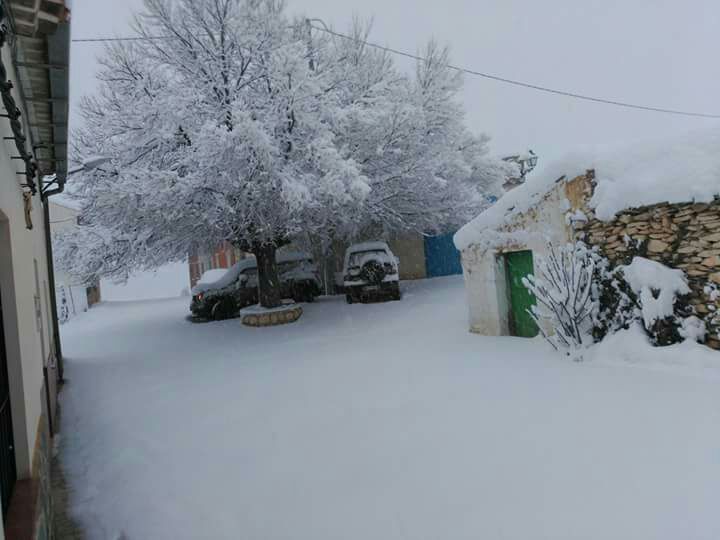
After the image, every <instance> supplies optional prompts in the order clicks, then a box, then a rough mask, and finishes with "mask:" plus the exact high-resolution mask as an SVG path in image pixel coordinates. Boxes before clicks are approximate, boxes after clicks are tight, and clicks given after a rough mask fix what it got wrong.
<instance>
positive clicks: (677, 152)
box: [454, 128, 720, 250]
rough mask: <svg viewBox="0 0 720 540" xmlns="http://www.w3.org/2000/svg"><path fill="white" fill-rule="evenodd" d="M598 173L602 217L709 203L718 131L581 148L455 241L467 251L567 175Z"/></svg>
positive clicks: (719, 190) (718, 157)
mask: <svg viewBox="0 0 720 540" xmlns="http://www.w3.org/2000/svg"><path fill="white" fill-rule="evenodd" d="M589 169H594V170H595V181H596V187H595V192H594V194H593V196H592V199H591V200H590V207H591V208H593V209H594V210H595V215H596V217H597V218H598V219H602V220H605V221H609V220H611V219H613V218H614V217H615V215H616V214H617V213H618V212H622V211H623V210H625V209H627V208H635V207H641V206H647V205H651V204H656V203H660V202H669V203H682V202H693V201H694V202H710V201H712V200H713V199H714V198H715V197H716V196H718V195H720V129H717V128H715V129H710V130H707V129H706V130H699V131H694V132H691V133H686V134H684V135H682V136H675V137H672V138H664V139H656V140H652V141H644V142H639V143H635V144H625V145H622V146H616V147H604V148H602V147H601V148H591V149H582V150H578V151H575V152H573V153H571V154H568V155H567V156H566V157H565V158H563V159H561V160H559V161H556V162H554V163H551V164H550V165H548V166H546V167H545V168H543V169H542V170H539V171H538V172H537V173H535V174H533V175H532V176H531V177H530V178H529V179H528V180H527V181H526V182H525V183H524V184H522V185H520V186H518V187H517V188H515V189H513V190H512V191H509V192H507V193H505V195H503V196H502V197H501V198H500V200H498V201H497V202H496V203H495V204H494V205H493V206H491V207H490V208H488V209H487V210H485V211H484V212H482V213H481V214H480V215H479V216H477V217H476V218H475V219H473V220H472V221H470V222H469V223H468V224H466V225H465V226H463V227H462V228H461V229H460V230H459V231H458V232H457V233H456V234H455V237H454V240H455V246H456V247H457V248H458V249H459V250H463V249H465V248H467V247H469V246H470V245H472V244H473V243H475V242H477V241H479V239H480V238H481V237H482V235H483V234H484V232H485V231H486V230H488V229H498V228H500V227H501V226H502V225H504V224H507V223H509V222H510V221H512V220H513V219H514V218H515V217H517V216H518V215H520V214H523V213H525V212H527V211H528V210H529V209H530V208H532V207H533V206H535V205H536V204H537V203H538V202H539V201H540V199H541V198H542V197H543V196H544V195H545V194H546V193H547V192H548V191H550V190H551V189H552V188H553V186H554V185H555V183H556V182H557V181H558V180H560V179H562V178H563V177H564V178H566V179H568V180H570V179H572V178H575V177H577V176H579V175H581V174H584V173H585V172H586V171H587V170H589Z"/></svg>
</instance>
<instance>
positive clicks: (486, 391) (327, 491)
mask: <svg viewBox="0 0 720 540" xmlns="http://www.w3.org/2000/svg"><path fill="white" fill-rule="evenodd" d="M403 286H404V293H405V294H404V297H403V300H402V301H401V302H390V303H384V304H372V305H356V304H353V305H346V304H345V303H344V302H343V301H342V299H341V298H323V299H321V300H320V301H319V302H317V303H314V304H308V305H306V306H304V309H305V314H304V315H303V317H302V318H301V319H300V321H298V322H297V323H295V324H292V325H288V326H284V327H274V328H263V329H256V328H245V327H242V326H241V325H240V323H239V322H238V321H237V320H230V321H223V322H219V323H207V324H193V323H190V322H188V321H186V320H185V315H186V314H187V299H179V300H165V301H152V302H136V303H121V304H104V305H100V306H99V307H97V308H93V309H92V310H91V311H90V312H88V313H86V314H83V315H82V316H80V317H78V318H77V319H75V320H74V321H72V322H71V323H69V324H68V325H65V326H64V327H63V335H64V348H65V353H66V355H67V357H68V358H67V360H66V375H67V378H68V383H67V385H66V386H65V388H64V390H63V392H62V430H63V431H62V437H61V442H60V451H61V459H62V463H63V466H64V468H65V471H66V474H67V477H68V481H69V482H70V486H71V490H72V494H73V495H72V503H73V509H74V512H75V514H76V515H77V517H78V518H79V519H80V520H81V522H82V524H83V525H84V526H85V527H86V529H87V531H88V533H89V534H88V538H89V539H90V540H93V539H105V538H115V537H116V536H117V535H118V534H119V533H120V532H121V531H122V532H123V533H124V535H125V538H127V539H128V540H135V539H137V540H144V539H153V540H161V539H173V540H182V539H199V538H203V539H205V538H208V539H225V538H227V539H243V540H273V539H277V540H280V539H282V540H287V539H307V540H324V539H325V540H341V539H357V540H368V539H393V540H394V539H403V540H418V539H428V540H430V539H433V540H435V539H438V538H446V539H453V540H455V539H467V540H477V539H481V538H482V539H484V538H488V539H490V538H492V539H495V538H498V539H499V538H503V539H522V540H525V539H528V538H533V539H537V538H547V539H553V540H558V539H573V540H574V539H578V538H582V539H593V538H597V539H603V540H605V539H608V538H613V539H632V540H639V539H653V540H658V539H668V540H676V539H678V538H683V539H716V538H720V513H719V512H718V511H717V501H718V499H719V498H720V430H719V429H718V426H719V425H720V392H718V385H719V384H720V369H717V368H715V367H713V366H712V365H711V364H712V360H713V359H714V358H716V357H718V356H720V355H718V354H717V353H715V352H710V351H709V350H705V351H701V349H700V347H699V346H691V345H689V344H688V345H687V346H683V347H678V348H677V349H675V351H676V353H677V356H678V358H677V360H678V361H677V362H668V361H662V362H659V363H657V365H656V363H650V360H651V357H652V354H651V355H650V356H647V353H648V351H649V349H647V348H645V347H643V346H641V345H640V344H638V339H640V338H641V336H639V334H638V336H637V338H638V339H634V340H633V339H631V338H632V335H631V334H627V335H623V336H620V337H618V338H617V340H618V342H619V345H618V347H610V346H607V345H606V346H605V348H604V349H598V350H596V351H595V353H596V354H594V355H589V356H592V357H593V359H592V360H590V361H586V362H583V363H574V362H571V361H568V360H565V359H563V358H560V357H558V356H557V355H556V354H554V353H553V352H552V351H551V350H550V348H549V346H548V345H546V344H545V343H544V342H542V341H540V340H524V339H517V338H490V337H481V336H477V335H471V334H469V333H468V332H467V323H466V306H465V299H464V298H465V296H464V290H463V286H462V278H459V277H455V278H441V279H436V280H428V281H424V282H417V283H410V284H407V283H404V284H403ZM628 342H632V343H633V344H634V345H633V346H632V347H627V346H626V345H627V343H628ZM619 347H621V348H623V349H624V350H623V354H622V355H618V357H617V358H613V356H614V355H615V353H616V352H617V349H618V348H619ZM633 351H634V352H633ZM652 352H653V351H650V353H652ZM672 352H673V351H672V350H671V349H668V350H667V351H665V352H664V353H663V354H662V355H660V356H661V357H662V358H664V359H665V360H668V358H667V357H668V355H672ZM689 356H697V358H700V357H701V356H702V358H704V359H705V361H704V362H702V365H695V366H692V367H687V366H686V365H685V364H686V362H684V361H683V359H684V357H689ZM719 361H720V360H719ZM648 364H649V365H648Z"/></svg>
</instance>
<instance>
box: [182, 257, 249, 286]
mask: <svg viewBox="0 0 720 540" xmlns="http://www.w3.org/2000/svg"><path fill="white" fill-rule="evenodd" d="M255 266H257V263H256V262H255V257H248V258H246V259H243V260H241V261H238V262H236V263H235V264H233V265H232V266H231V267H230V268H228V270H227V271H226V272H225V273H224V274H223V275H222V276H220V277H219V278H218V279H216V280H215V281H210V282H206V283H202V282H198V284H197V285H195V286H194V287H193V289H192V293H193V294H200V293H204V292H206V291H210V290H213V289H222V288H224V287H227V286H228V285H230V284H231V283H233V282H234V281H235V280H236V279H237V277H238V276H239V275H240V272H242V271H243V270H247V269H248V268H254V267H255ZM203 275H204V274H203Z"/></svg>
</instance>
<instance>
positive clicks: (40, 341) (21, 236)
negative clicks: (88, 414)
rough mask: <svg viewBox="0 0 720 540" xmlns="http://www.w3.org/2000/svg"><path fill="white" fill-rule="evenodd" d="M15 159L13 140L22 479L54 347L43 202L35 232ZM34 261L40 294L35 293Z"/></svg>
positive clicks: (10, 304)
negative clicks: (28, 219)
mask: <svg viewBox="0 0 720 540" xmlns="http://www.w3.org/2000/svg"><path fill="white" fill-rule="evenodd" d="M9 51H10V48H9V47H8V46H5V47H3V48H2V55H3V61H4V62H5V65H6V66H7V67H8V71H9V73H8V78H9V79H11V80H13V81H16V80H17V79H18V78H17V75H16V74H15V73H14V72H13V71H12V68H11V66H12V61H11V58H10V53H9ZM16 86H17V85H16ZM15 99H16V101H17V103H18V104H21V103H22V102H21V101H20V98H19V96H18V95H17V93H16V94H15ZM20 106H21V105H20ZM21 109H22V106H21ZM22 112H23V115H22V118H23V119H26V118H27V114H26V113H25V111H24V110H23V111H22ZM25 132H26V133H27V127H25ZM0 134H1V135H2V136H3V137H8V136H10V135H11V131H10V127H9V123H8V121H7V120H6V119H0ZM16 154H17V150H16V148H15V143H14V141H11V140H3V141H2V143H1V144H0V291H1V294H2V302H3V316H4V322H5V338H6V344H7V353H8V372H9V378H10V393H11V406H12V412H13V428H14V432H15V433H14V435H15V454H16V460H17V469H18V478H24V477H28V476H29V475H30V466H31V456H32V450H33V448H34V446H35V439H36V434H37V427H38V421H39V419H40V415H41V412H42V408H43V400H44V399H45V396H44V393H43V391H42V386H43V350H44V351H45V354H46V355H47V354H52V351H53V346H52V343H51V336H52V324H51V321H50V318H49V317H50V315H49V314H50V313H51V310H50V309H49V306H48V305H47V301H48V294H47V286H48V285H47V284H48V283H49V280H48V272H47V260H46V257H45V233H44V225H43V211H42V203H41V201H40V197H39V196H37V195H36V196H35V197H33V211H32V221H33V223H34V228H33V230H28V229H27V228H26V227H25V217H24V212H23V199H22V189H21V187H20V184H21V183H22V182H23V181H24V177H23V176H21V175H18V174H17V171H20V170H22V167H23V166H22V162H21V161H19V160H12V159H11V156H14V155H16ZM35 261H36V262H37V268H38V282H39V287H40V290H37V288H36V279H35V270H34V267H35ZM36 295H37V296H39V302H40V306H39V307H40V309H39V311H40V320H39V321H38V320H37V318H36V306H35V297H36Z"/></svg>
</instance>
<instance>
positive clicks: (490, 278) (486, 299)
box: [462, 182, 572, 336]
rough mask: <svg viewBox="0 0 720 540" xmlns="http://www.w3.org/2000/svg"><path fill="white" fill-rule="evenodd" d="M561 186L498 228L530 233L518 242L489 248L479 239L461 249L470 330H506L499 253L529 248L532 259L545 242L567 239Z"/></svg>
mask: <svg viewBox="0 0 720 540" xmlns="http://www.w3.org/2000/svg"><path fill="white" fill-rule="evenodd" d="M564 188H565V184H564V183H562V182H561V183H558V184H556V185H555V187H554V188H553V189H552V190H551V191H550V192H549V193H548V194H547V195H546V196H545V197H544V198H543V199H542V201H541V202H540V203H539V204H538V205H537V206H536V207H535V208H533V209H532V210H531V211H529V212H528V213H526V214H524V215H522V216H519V217H518V218H516V219H515V220H514V221H512V222H511V223H509V224H508V225H506V226H504V227H501V228H500V229H499V230H500V231H502V232H516V231H526V232H529V233H531V234H530V235H528V236H527V237H526V238H525V239H524V240H523V241H522V242H517V243H513V244H508V245H502V246H497V245H491V247H487V245H486V244H484V243H483V242H479V243H478V244H475V245H471V246H470V247H468V248H467V249H465V250H463V252H462V265H463V275H464V277H465V288H466V291H467V295H468V309H469V313H468V318H469V325H470V331H471V332H474V333H478V334H483V335H487V336H503V335H508V334H509V333H510V325H509V311H510V310H509V303H508V293H507V284H506V278H505V261H504V259H503V257H502V254H503V253H507V252H511V251H523V250H530V251H532V252H533V257H534V258H535V257H536V256H538V255H539V256H544V255H546V254H547V251H548V250H547V246H548V243H551V244H553V245H563V244H565V243H567V242H568V241H570V238H571V237H572V235H571V230H570V228H569V226H568V225H567V224H566V223H565V212H566V205H567V202H566V199H565V190H564Z"/></svg>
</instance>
